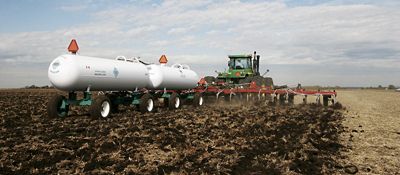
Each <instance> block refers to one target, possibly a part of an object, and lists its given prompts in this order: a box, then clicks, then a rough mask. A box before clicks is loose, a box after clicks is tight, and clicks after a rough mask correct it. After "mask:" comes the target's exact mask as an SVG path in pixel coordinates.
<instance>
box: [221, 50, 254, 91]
mask: <svg viewBox="0 0 400 175" xmlns="http://www.w3.org/2000/svg"><path fill="white" fill-rule="evenodd" d="M256 57H257V55H256V54H254V56H253V55H250V54H249V55H228V58H229V61H228V70H227V71H225V72H220V73H218V76H217V79H218V80H219V81H224V82H227V83H234V84H239V83H240V82H241V80H244V79H245V78H246V77H253V76H254V75H258V71H257V68H258V61H257V59H256ZM253 58H254V60H252V59H253Z"/></svg>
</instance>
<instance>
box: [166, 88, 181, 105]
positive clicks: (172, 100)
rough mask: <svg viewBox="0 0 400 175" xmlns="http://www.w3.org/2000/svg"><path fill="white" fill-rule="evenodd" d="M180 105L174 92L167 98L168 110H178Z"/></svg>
mask: <svg viewBox="0 0 400 175" xmlns="http://www.w3.org/2000/svg"><path fill="white" fill-rule="evenodd" d="M180 105H181V100H180V98H179V96H178V93H176V92H174V93H172V94H171V96H169V99H168V108H169V109H178V108H179V107H180Z"/></svg>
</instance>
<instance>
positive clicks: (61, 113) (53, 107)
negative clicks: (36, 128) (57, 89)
mask: <svg viewBox="0 0 400 175" xmlns="http://www.w3.org/2000/svg"><path fill="white" fill-rule="evenodd" d="M64 100H65V97H64V96H62V95H55V96H53V97H52V98H51V99H50V100H49V103H48V104H47V114H48V116H49V117H51V118H56V117H66V116H67V115H68V109H69V105H67V104H65V102H64Z"/></svg>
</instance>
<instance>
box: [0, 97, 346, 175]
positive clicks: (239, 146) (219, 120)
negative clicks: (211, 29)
mask: <svg viewBox="0 0 400 175" xmlns="http://www.w3.org/2000/svg"><path fill="white" fill-rule="evenodd" d="M47 91H48V90H44V91H34V92H11V91H0V109H2V112H1V113H0V128H1V130H0V154H1V157H0V158H1V159H0V172H1V174H57V173H60V174H74V173H95V174H112V173H117V174H165V173H166V174H170V173H176V174H202V173H207V174H282V173H284V174H297V173H300V174H332V173H340V174H341V173H344V172H345V169H346V166H347V165H348V163H347V161H346V157H344V156H342V155H341V152H343V151H346V150H347V149H348V148H346V147H344V146H343V145H341V144H340V141H339V135H340V133H341V132H343V131H344V128H343V127H342V124H341V122H342V120H343V115H342V111H341V110H334V109H332V108H324V107H320V106H316V105H307V106H295V107H288V106H277V107H275V106H267V105H257V106H254V105H214V104H212V105H211V104H209V105H207V106H203V107H201V108H193V107H191V106H185V107H184V108H183V109H179V110H176V111H169V110H167V109H158V110H157V112H155V113H147V114H141V113H139V112H137V111H136V110H135V109H134V108H133V107H132V108H131V107H121V108H120V109H121V112H120V113H117V114H114V115H113V116H112V118H109V119H93V118H91V117H89V116H88V114H87V110H86V109H85V108H78V107H75V108H73V109H72V112H71V113H70V114H72V116H69V117H67V118H54V119H50V118H48V117H47V115H46V104H47V101H48V97H49V96H51V95H53V94H54V93H55V92H53V91H48V92H47ZM346 171H347V170H346Z"/></svg>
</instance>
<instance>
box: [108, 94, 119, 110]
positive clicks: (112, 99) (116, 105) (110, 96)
mask: <svg viewBox="0 0 400 175" xmlns="http://www.w3.org/2000/svg"><path fill="white" fill-rule="evenodd" d="M106 96H107V97H108V99H110V102H111V104H110V105H111V113H117V112H118V111H119V109H118V107H119V104H115V103H113V101H114V100H115V99H116V98H117V95H115V94H107V95H106Z"/></svg>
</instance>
